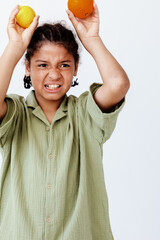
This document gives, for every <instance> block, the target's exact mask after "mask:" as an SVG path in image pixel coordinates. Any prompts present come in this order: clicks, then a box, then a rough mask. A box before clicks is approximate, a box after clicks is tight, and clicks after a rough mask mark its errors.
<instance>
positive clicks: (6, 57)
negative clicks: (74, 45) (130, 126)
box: [0, 3, 130, 123]
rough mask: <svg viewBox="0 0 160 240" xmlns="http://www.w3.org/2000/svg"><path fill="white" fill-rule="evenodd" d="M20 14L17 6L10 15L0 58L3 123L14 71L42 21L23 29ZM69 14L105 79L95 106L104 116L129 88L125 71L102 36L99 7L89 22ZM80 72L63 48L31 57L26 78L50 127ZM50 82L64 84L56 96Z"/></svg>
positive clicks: (47, 48)
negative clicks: (18, 20) (39, 62)
mask: <svg viewBox="0 0 160 240" xmlns="http://www.w3.org/2000/svg"><path fill="white" fill-rule="evenodd" d="M17 13H18V6H16V7H15V9H13V11H12V12H11V15H10V18H9V22H8V27H7V30H8V36H9V42H8V44H7V46H6V48H5V50H4V53H3V54H2V56H1V58H0V66H1V78H0V96H1V97H0V109H1V110H0V119H3V117H4V116H5V114H6V112H7V106H6V103H5V101H4V99H5V96H6V92H7V90H8V87H9V83H10V80H11V76H12V73H13V70H14V68H15V66H16V64H17V63H18V61H19V60H20V58H21V57H22V56H23V54H24V52H25V50H26V48H27V46H28V44H29V42H30V39H31V37H32V34H33V32H34V30H35V28H36V27H37V25H38V19H39V16H36V17H35V18H34V20H33V22H32V24H31V25H30V27H29V28H27V29H23V28H21V27H19V26H18V25H17V24H16V22H15V17H16V14H17ZM67 14H68V17H69V19H70V21H71V22H72V24H73V27H74V28H75V30H76V32H77V35H78V37H79V39H80V41H81V42H82V44H83V46H84V48H85V49H86V50H87V51H88V52H89V53H90V54H91V56H92V57H93V59H94V60H95V62H96V64H97V67H98V70H99V72H100V75H101V78H102V82H103V85H102V86H101V87H100V88H99V89H98V90H97V92H96V93H95V95H94V99H95V102H96V103H97V105H98V106H99V108H100V109H101V110H102V111H103V112H110V111H111V110H112V108H113V107H114V106H115V105H116V104H117V103H118V102H120V101H121V100H122V99H123V98H124V96H125V95H126V93H127V91H128V89H129V85H130V84H129V79H128V77H127V75H126V73H125V71H124V70H123V68H122V67H121V66H120V64H119V63H118V62H117V61H116V59H115V58H114V57H113V56H112V54H111V53H110V52H109V51H108V49H107V48H106V47H105V45H104V43H103V41H102V39H101V37H100V36H99V12H98V8H97V5H96V4H95V3H94V11H93V13H92V14H91V15H90V16H89V17H88V18H86V19H77V18H75V17H74V15H73V14H72V12H70V11H69V10H67ZM37 59H39V60H42V61H46V62H47V67H46V66H45V67H44V65H43V67H42V66H41V67H37V65H36V61H37ZM66 60H67V61H70V65H71V66H70V67H69V68H68V67H66V66H65V67H64V65H63V67H59V66H60V65H61V63H62V62H63V61H66ZM46 62H45V63H46ZM8 66H10V68H8ZM77 70H78V64H77V65H75V64H74V63H73V56H71V55H70V54H68V53H67V51H66V50H65V49H64V47H62V46H57V45H55V44H49V43H45V44H44V45H42V48H40V50H39V51H37V52H36V53H35V54H34V56H33V57H32V59H31V63H30V64H29V63H27V62H26V75H27V76H29V75H30V76H31V79H32V84H33V87H34V89H35V94H36V98H37V101H38V103H39V105H40V106H41V108H42V109H43V111H44V113H45V115H46V117H47V119H48V120H49V122H50V123H51V122H52V119H53V117H54V115H55V112H56V111H57V109H58V107H59V104H60V103H61V101H62V99H63V96H64V95H65V93H66V92H67V91H68V90H69V88H70V86H71V82H72V78H73V76H74V75H76V74H77ZM48 82H49V83H50V82H51V83H56V82H57V83H59V84H61V83H62V87H61V89H59V91H57V92H56V93H55V92H52V93H51V92H50V93H49V92H47V91H46V89H45V88H44V85H45V84H46V83H48Z"/></svg>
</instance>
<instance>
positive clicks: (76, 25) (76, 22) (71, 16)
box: [66, 9, 79, 29]
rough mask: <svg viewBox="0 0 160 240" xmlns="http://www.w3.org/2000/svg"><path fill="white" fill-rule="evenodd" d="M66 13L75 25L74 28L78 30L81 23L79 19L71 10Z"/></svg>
mask: <svg viewBox="0 0 160 240" xmlns="http://www.w3.org/2000/svg"><path fill="white" fill-rule="evenodd" d="M66 13H67V14H68V18H69V20H70V21H71V23H72V24H73V26H74V28H75V29H77V27H78V24H79V21H78V20H77V18H76V17H75V16H74V15H73V13H72V12H71V11H70V10H69V9H67V10H66Z"/></svg>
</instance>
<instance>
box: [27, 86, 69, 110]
mask: <svg viewBox="0 0 160 240" xmlns="http://www.w3.org/2000/svg"><path fill="white" fill-rule="evenodd" d="M26 103H27V106H28V107H31V108H34V109H36V108H37V107H39V104H38V102H37V100H36V97H35V90H32V91H31V92H30V93H29V94H28V96H27V97H26ZM67 104H68V97H67V94H65V96H64V98H63V100H62V102H61V104H60V106H59V109H60V110H62V111H64V112H67V110H68V108H67Z"/></svg>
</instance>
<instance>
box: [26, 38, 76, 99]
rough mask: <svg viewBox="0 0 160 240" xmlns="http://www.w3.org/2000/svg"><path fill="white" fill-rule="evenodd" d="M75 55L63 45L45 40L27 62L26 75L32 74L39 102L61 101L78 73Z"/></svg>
mask: <svg viewBox="0 0 160 240" xmlns="http://www.w3.org/2000/svg"><path fill="white" fill-rule="evenodd" d="M77 68H78V66H75V61H74V57H73V56H72V54H70V53H68V51H67V50H66V49H65V48H64V47H63V46H62V45H56V44H54V43H50V42H45V43H44V44H43V45H42V46H41V47H40V48H39V49H38V50H37V51H36V52H35V53H34V55H33V57H32V58H31V61H30V65H28V64H27V62H26V76H30V78H31V82H32V86H33V88H34V89H35V94H36V98H37V100H38V102H41V103H42V101H43V102H46V100H48V101H55V102H58V101H59V102H61V100H62V99H63V96H64V95H65V94H66V92H67V91H68V90H69V89H70V87H71V84H72V80H73V76H76V74H77Z"/></svg>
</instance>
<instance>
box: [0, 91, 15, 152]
mask: <svg viewBox="0 0 160 240" xmlns="http://www.w3.org/2000/svg"><path fill="white" fill-rule="evenodd" d="M5 101H6V103H7V113H6V115H5V117H4V118H3V120H2V122H1V124H0V146H1V147H3V146H4V144H5V143H6V141H7V140H9V139H11V138H12V134H13V132H14V126H15V122H16V118H17V104H16V101H15V100H14V98H12V97H10V96H6V98H5Z"/></svg>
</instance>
